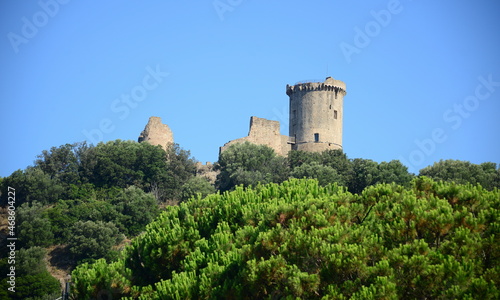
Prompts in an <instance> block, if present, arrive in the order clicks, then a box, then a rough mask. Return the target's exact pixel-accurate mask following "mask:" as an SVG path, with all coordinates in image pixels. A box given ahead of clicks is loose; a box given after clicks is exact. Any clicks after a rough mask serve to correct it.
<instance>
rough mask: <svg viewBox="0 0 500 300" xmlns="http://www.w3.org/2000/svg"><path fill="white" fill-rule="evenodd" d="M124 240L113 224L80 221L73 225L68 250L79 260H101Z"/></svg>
mask: <svg viewBox="0 0 500 300" xmlns="http://www.w3.org/2000/svg"><path fill="white" fill-rule="evenodd" d="M122 239H123V236H122V235H121V234H119V231H118V228H116V226H115V224H113V223H111V222H108V223H104V222H101V221H96V222H94V221H86V222H83V221H78V222H76V223H75V224H74V225H73V229H72V231H71V236H70V237H69V240H68V249H69V251H70V253H71V254H72V255H73V256H74V257H75V258H76V259H78V260H83V259H99V258H103V257H106V255H107V254H108V253H109V251H110V250H111V247H112V246H114V245H116V244H117V243H119V242H120V241H121V240H122Z"/></svg>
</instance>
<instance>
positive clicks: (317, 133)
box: [286, 77, 346, 152]
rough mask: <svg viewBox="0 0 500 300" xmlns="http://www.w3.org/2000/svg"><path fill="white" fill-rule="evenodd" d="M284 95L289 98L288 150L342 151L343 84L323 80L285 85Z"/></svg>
mask: <svg viewBox="0 0 500 300" xmlns="http://www.w3.org/2000/svg"><path fill="white" fill-rule="evenodd" d="M286 94H287V95H288V96H289V97H290V124H289V126H290V128H289V135H290V142H291V144H292V150H303V151H310V152H321V151H325V150H329V149H342V116H343V104H344V96H345V94H346V89H345V83H344V82H342V81H340V80H335V79H333V78H332V77H327V78H326V80H325V81H324V82H303V83H297V84H295V85H293V86H290V85H287V86H286Z"/></svg>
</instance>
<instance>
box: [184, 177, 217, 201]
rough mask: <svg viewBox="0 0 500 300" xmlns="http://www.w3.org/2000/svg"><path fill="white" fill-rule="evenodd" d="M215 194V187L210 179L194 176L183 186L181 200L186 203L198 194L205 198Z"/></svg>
mask: <svg viewBox="0 0 500 300" xmlns="http://www.w3.org/2000/svg"><path fill="white" fill-rule="evenodd" d="M213 193H215V187H214V186H213V185H212V184H211V183H210V182H209V181H208V179H206V178H204V177H200V176H193V177H191V178H190V179H189V180H188V181H187V182H186V183H185V184H184V185H183V186H182V196H181V200H183V201H186V200H188V199H189V198H191V197H193V196H196V195H198V194H200V195H201V197H202V198H204V197H206V196H207V195H209V194H213Z"/></svg>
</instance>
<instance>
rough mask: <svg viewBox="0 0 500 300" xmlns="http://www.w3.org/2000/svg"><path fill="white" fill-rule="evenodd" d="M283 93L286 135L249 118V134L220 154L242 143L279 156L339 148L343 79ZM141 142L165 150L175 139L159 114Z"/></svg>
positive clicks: (268, 122) (293, 87)
mask: <svg viewBox="0 0 500 300" xmlns="http://www.w3.org/2000/svg"><path fill="white" fill-rule="evenodd" d="M286 94H287V95H288V96H289V97H290V112H289V128H288V132H289V134H288V135H281V133H280V123H279V122H278V121H271V120H266V119H263V118H258V117H251V118H250V130H249V132H248V135H247V136H246V137H242V138H239V139H236V140H232V141H229V142H227V143H226V144H224V146H222V147H220V149H219V150H220V153H222V152H223V151H225V150H226V149H227V148H228V147H229V146H231V145H233V144H237V143H243V142H250V143H253V144H258V145H266V146H269V147H271V148H272V149H274V151H275V152H276V153H277V154H278V155H282V156H286V155H287V154H288V152H289V151H290V150H302V151H308V152H321V151H325V150H330V149H331V150H334V149H342V121H343V115H344V109H343V107H344V96H345V95H346V87H345V83H344V82H342V81H340V80H336V79H333V78H332V77H327V78H326V79H325V81H324V82H314V81H307V82H299V83H297V84H295V85H287V86H286ZM143 141H147V142H149V143H150V144H153V145H161V146H162V147H163V148H164V149H166V148H167V147H168V145H169V144H170V143H173V142H174V139H173V134H172V131H171V130H170V128H169V127H168V126H167V125H165V124H162V123H161V119H160V118H159V117H151V118H150V119H149V122H148V124H147V125H146V128H145V129H144V130H143V131H142V133H141V135H140V136H139V142H143Z"/></svg>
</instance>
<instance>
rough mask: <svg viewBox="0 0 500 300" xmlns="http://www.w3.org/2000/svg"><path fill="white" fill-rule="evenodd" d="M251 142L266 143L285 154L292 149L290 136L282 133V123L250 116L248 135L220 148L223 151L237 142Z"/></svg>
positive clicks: (277, 152)
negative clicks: (289, 142) (289, 141)
mask: <svg viewBox="0 0 500 300" xmlns="http://www.w3.org/2000/svg"><path fill="white" fill-rule="evenodd" d="M246 141H248V142H250V143H253V144H257V145H266V146H269V147H271V148H272V149H274V151H275V152H276V154H278V155H282V156H285V155H287V154H288V151H290V150H291V146H290V144H288V136H285V135H281V134H280V123H279V122H278V121H271V120H267V119H263V118H258V117H251V118H250V131H249V132H248V136H246V137H243V138H239V139H236V140H232V141H229V142H227V143H226V144H224V146H222V147H221V148H220V152H221V153H222V152H223V151H224V150H226V149H227V148H228V147H229V146H231V145H233V144H236V143H244V142H246Z"/></svg>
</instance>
